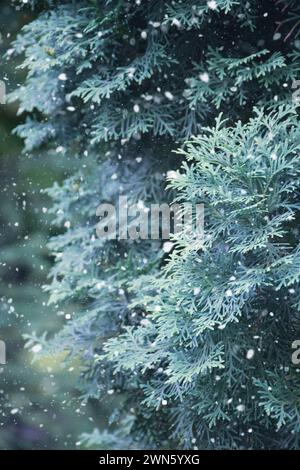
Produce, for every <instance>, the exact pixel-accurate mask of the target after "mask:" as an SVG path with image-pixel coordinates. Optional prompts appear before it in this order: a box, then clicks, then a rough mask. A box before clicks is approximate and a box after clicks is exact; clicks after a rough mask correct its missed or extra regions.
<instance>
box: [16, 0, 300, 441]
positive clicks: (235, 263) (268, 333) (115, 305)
mask: <svg viewBox="0 0 300 470" xmlns="http://www.w3.org/2000/svg"><path fill="white" fill-rule="evenodd" d="M30 3H31V4H32V5H33V7H34V6H35V5H34V3H35V2H30ZM299 10H300V9H299V6H298V5H297V2H296V1H290V0H289V1H279V2H274V1H271V0H265V1H262V2H261V1H257V0H249V1H248V2H242V1H240V0H235V1H232V0H212V1H205V0H195V1H193V2H192V5H191V2H190V1H185V0H182V1H179V0H178V1H160V0H137V1H135V2H133V1H126V0H120V1H109V0H107V1H104V0H103V1H100V0H94V1H92V0H90V1H89V0H81V1H76V2H73V1H68V2H67V1H64V2H56V1H51V2H50V1H49V2H45V6H44V7H42V8H41V11H40V13H39V15H38V18H37V19H36V20H35V21H33V22H32V23H31V24H30V25H28V26H26V27H25V28H24V30H23V34H22V35H21V36H20V37H19V38H18V40H17V41H16V43H15V51H16V53H25V60H24V63H23V66H24V67H26V68H28V79H27V83H26V85H25V86H24V87H20V88H19V89H17V90H16V91H15V92H14V93H13V94H12V97H11V99H18V100H20V109H21V111H23V112H26V114H27V119H26V122H25V124H23V125H21V126H19V127H18V128H17V132H18V134H19V135H20V136H21V137H23V138H24V139H25V146H26V151H27V152H36V151H39V149H40V148H41V147H42V148H47V149H48V151H55V152H58V153H61V154H62V158H67V159H73V160H74V161H75V160H78V159H79V161H80V163H81V168H80V169H79V171H77V172H74V174H73V175H72V176H71V177H70V178H68V179H67V180H65V182H64V184H63V185H62V186H59V185H57V184H56V185H54V186H53V187H52V188H51V189H49V190H48V193H49V194H50V195H51V196H52V198H53V200H54V205H53V209H52V212H53V214H54V215H55V218H54V223H55V224H57V225H59V226H61V227H63V228H64V229H65V233H64V234H62V235H60V236H57V237H55V238H53V239H52V240H51V242H50V248H51V250H52V251H53V253H54V255H55V257H56V264H55V267H54V268H53V270H52V272H51V276H52V283H51V285H50V286H48V288H47V290H49V291H50V302H51V303H52V305H53V306H54V307H55V308H57V309H61V308H65V306H68V305H70V304H71V305H74V312H73V314H72V315H71V318H70V320H69V321H68V322H67V324H66V325H65V327H64V328H63V329H62V330H61V332H60V333H59V334H58V335H57V336H56V337H55V338H54V339H53V340H52V341H49V340H48V339H47V340H46V339H45V338H43V339H39V338H35V337H34V335H32V336H31V337H30V341H37V342H38V343H40V344H42V346H43V351H44V352H47V350H48V351H49V350H50V351H51V350H53V349H55V351H59V350H67V351H68V352H69V360H71V361H72V360H73V359H74V357H78V356H79V357H80V358H81V361H82V364H83V366H82V374H81V375H82V377H81V379H82V380H81V387H82V391H83V396H84V398H85V399H88V398H90V397H93V398H96V399H99V400H101V401H103V400H104V396H106V395H108V396H111V395H113V394H114V395H118V396H119V397H120V400H122V401H121V403H120V402H119V401H118V402H117V403H118V404H117V408H116V410H115V411H114V412H113V413H112V416H111V418H110V423H111V424H112V425H117V431H112V432H109V431H108V430H106V431H105V432H100V431H99V430H97V429H96V430H95V431H94V432H93V433H92V434H91V435H84V436H83V441H84V442H85V443H87V444H88V445H96V446H104V447H113V446H116V447H119V448H120V447H144V448H145V447H147V448H149V447H153V448H166V447H188V448H190V447H193V446H195V447H198V448H224V447H225V448H245V447H246V448H260V447H265V448H272V447H283V446H287V447H297V446H298V442H297V433H298V432H299V415H298V414H299V405H298V402H299V399H298V397H297V393H298V382H299V379H298V376H297V370H296V369H295V368H294V369H293V368H292V367H291V365H292V364H291V350H290V342H291V341H292V340H293V339H296V338H295V335H296V325H297V305H298V302H297V282H298V273H297V270H298V261H297V260H298V248H297V247H298V244H297V240H298V232H297V228H296V222H297V217H298V215H297V209H298V202H297V191H298V185H299V170H298V164H297V152H298V151H299V131H298V130H297V127H298V121H297V117H296V115H295V114H294V111H293V109H292V86H293V83H294V82H295V81H296V80H297V78H298V76H299V56H300V44H299V41H298V39H297V27H298V17H299ZM254 107H256V111H253V109H254ZM220 112H223V116H224V118H226V119H227V123H226V124H224V123H223V119H224V118H223V117H217V116H219V115H220ZM216 118H217V121H216V125H215V126H214V125H213V123H214V121H215V119H216ZM207 126H211V127H210V128H208V129H206V128H207ZM194 135H199V137H197V138H194V137H193V136H194ZM187 140H188V141H190V143H188V144H187V147H184V148H186V150H183V151H181V152H180V156H181V158H179V157H178V155H175V154H174V153H173V151H174V150H175V149H176V148H177V147H178V146H181V145H182V144H183V143H184V141H187ZM182 159H187V160H188V163H184V164H183V168H182V170H180V171H176V169H177V168H178V167H179V166H180V164H181V162H182ZM190 161H191V162H190ZM74 165H75V163H74ZM167 176H168V178H169V179H170V178H171V180H172V184H171V187H170V188H169V189H166V179H167ZM119 194H124V195H127V196H128V198H129V204H134V203H138V204H139V206H140V207H142V204H146V205H147V204H150V203H153V202H156V203H157V202H170V201H172V200H173V199H174V198H176V200H180V201H182V200H183V201H190V202H193V203H197V202H204V204H205V210H206V213H207V215H206V227H205V228H206V235H205V244H204V247H202V246H201V244H199V240H197V239H196V240H195V239H190V236H189V234H188V233H187V234H185V233H184V236H183V238H179V239H178V240H174V249H173V252H172V254H171V258H170V259H169V255H168V251H169V247H170V243H169V244H168V246H167V247H166V244H164V243H163V242H162V243H160V242H158V241H152V240H147V241H143V240H136V241H132V240H125V241H121V240H108V241H104V240H103V239H100V238H98V237H97V236H96V226H97V223H98V222H99V220H98V218H97V217H96V212H97V207H98V206H99V205H100V203H102V202H111V203H114V204H117V201H118V197H119ZM66 362H67V361H66ZM105 400H106V398H105Z"/></svg>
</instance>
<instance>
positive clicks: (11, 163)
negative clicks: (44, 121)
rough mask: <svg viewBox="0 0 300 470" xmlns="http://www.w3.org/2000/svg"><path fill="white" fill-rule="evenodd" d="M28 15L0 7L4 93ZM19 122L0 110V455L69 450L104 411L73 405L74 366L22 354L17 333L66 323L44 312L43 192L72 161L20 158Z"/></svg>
mask: <svg viewBox="0 0 300 470" xmlns="http://www.w3.org/2000/svg"><path fill="white" fill-rule="evenodd" d="M31 15H32V13H31V12H30V11H27V12H26V11H25V10H23V9H22V11H20V10H18V9H17V7H16V6H14V5H13V2H11V4H10V5H9V4H8V2H6V1H0V49H1V62H0V80H3V81H5V83H6V89H7V92H10V91H11V90H13V89H15V88H16V85H17V84H18V83H22V81H23V78H24V77H23V74H24V72H22V71H20V70H18V68H17V66H18V64H17V63H16V61H15V59H13V60H6V59H4V58H3V57H4V53H6V52H7V51H8V52H9V50H10V47H11V43H12V41H13V40H14V38H15V36H16V35H17V34H18V32H19V31H20V29H21V27H22V25H24V24H26V23H27V22H28V21H30V20H31V19H32V16H31ZM9 55H10V54H9V53H8V56H9ZM22 119H24V118H22ZM19 122H20V118H18V115H17V107H16V106H12V105H0V172H1V173H0V174H1V183H0V192H1V211H0V250H1V256H0V340H3V341H5V343H6V348H7V364H6V365H4V366H0V449H43V448H51V449H55V448H60V449H61V448H74V447H76V444H77V446H79V443H78V442H77V440H78V436H79V435H80V434H81V433H82V432H85V431H91V430H92V429H93V427H95V425H97V427H99V426H100V427H101V420H102V416H104V411H103V410H102V412H101V411H100V410H99V409H98V410H97V409H96V408H95V405H94V404H93V403H89V404H85V403H81V401H80V400H79V399H78V392H76V391H75V380H76V379H75V377H76V364H74V367H70V369H69V370H68V372H67V373H66V371H63V370H62V367H61V362H62V358H61V357H60V356H57V357H55V356H52V357H51V360H50V359H49V360H47V363H40V362H34V361H33V362H32V359H33V356H34V353H35V352H37V351H35V349H34V347H31V346H30V343H29V347H27V349H26V348H24V345H25V340H24V334H25V335H26V334H27V335H31V334H32V333H33V332H36V333H37V334H41V333H42V332H43V331H45V330H46V331H47V332H49V334H51V333H53V332H55V331H56V330H58V329H59V328H60V327H61V326H62V324H63V323H64V322H65V321H67V318H68V312H62V311H54V309H53V307H51V308H50V307H48V306H47V294H45V293H43V291H42V285H43V284H45V283H46V282H47V272H49V267H50V266H51V263H52V260H51V258H50V256H49V253H48V251H47V247H46V245H47V239H48V237H49V235H50V234H51V235H53V229H51V226H50V223H49V218H48V215H47V211H48V209H47V207H48V206H50V202H49V201H48V198H47V196H46V195H45V194H43V189H45V188H47V187H49V186H51V185H52V184H53V182H54V181H58V182H60V181H62V180H63V179H64V178H65V177H66V176H68V174H69V173H68V167H70V170H71V164H72V170H74V161H73V162H72V163H71V162H68V160H67V159H66V158H62V155H61V154H60V153H59V152H58V153H55V154H53V153H52V154H49V153H46V152H43V155H40V153H41V152H39V153H37V154H36V155H32V154H31V155H30V156H29V155H27V154H24V153H22V142H21V140H20V139H19V138H17V137H16V136H15V135H13V133H12V130H13V129H14V128H15V127H16V125H17V124H19ZM95 421H96V422H97V424H94V423H95Z"/></svg>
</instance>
